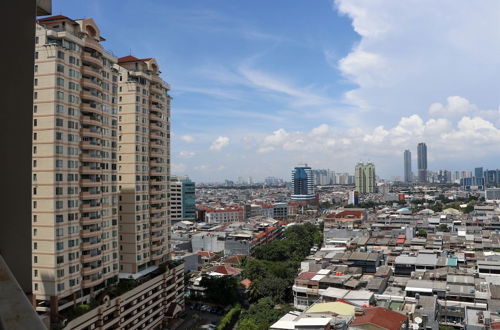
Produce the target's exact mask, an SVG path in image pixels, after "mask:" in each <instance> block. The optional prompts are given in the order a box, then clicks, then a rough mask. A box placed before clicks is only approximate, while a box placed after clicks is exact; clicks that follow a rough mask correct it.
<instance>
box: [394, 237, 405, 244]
mask: <svg viewBox="0 0 500 330" xmlns="http://www.w3.org/2000/svg"><path fill="white" fill-rule="evenodd" d="M404 242H405V239H404V238H398V239H397V240H396V244H404Z"/></svg>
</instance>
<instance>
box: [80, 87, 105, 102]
mask: <svg viewBox="0 0 500 330" xmlns="http://www.w3.org/2000/svg"><path fill="white" fill-rule="evenodd" d="M92 88H94V87H92ZM81 98H82V100H89V101H94V102H97V103H101V102H102V97H101V96H100V95H99V94H98V93H92V92H91V91H86V90H82V95H81Z"/></svg>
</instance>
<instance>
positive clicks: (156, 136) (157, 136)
mask: <svg viewBox="0 0 500 330" xmlns="http://www.w3.org/2000/svg"><path fill="white" fill-rule="evenodd" d="M149 138H150V139H163V138H164V135H163V134H162V133H160V132H158V131H150V133H149Z"/></svg>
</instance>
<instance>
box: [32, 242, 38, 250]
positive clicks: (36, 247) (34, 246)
mask: <svg viewBox="0 0 500 330" xmlns="http://www.w3.org/2000/svg"><path fill="white" fill-rule="evenodd" d="M37 249H38V243H37V242H33V250H37Z"/></svg>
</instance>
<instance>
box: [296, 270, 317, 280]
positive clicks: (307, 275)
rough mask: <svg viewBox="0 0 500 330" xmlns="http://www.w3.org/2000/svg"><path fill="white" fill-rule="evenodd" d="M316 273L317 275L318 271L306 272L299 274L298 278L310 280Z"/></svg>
mask: <svg viewBox="0 0 500 330" xmlns="http://www.w3.org/2000/svg"><path fill="white" fill-rule="evenodd" d="M314 275H316V272H304V273H301V274H299V276H298V277H297V279H299V280H310V279H311V278H313V277H314Z"/></svg>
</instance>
